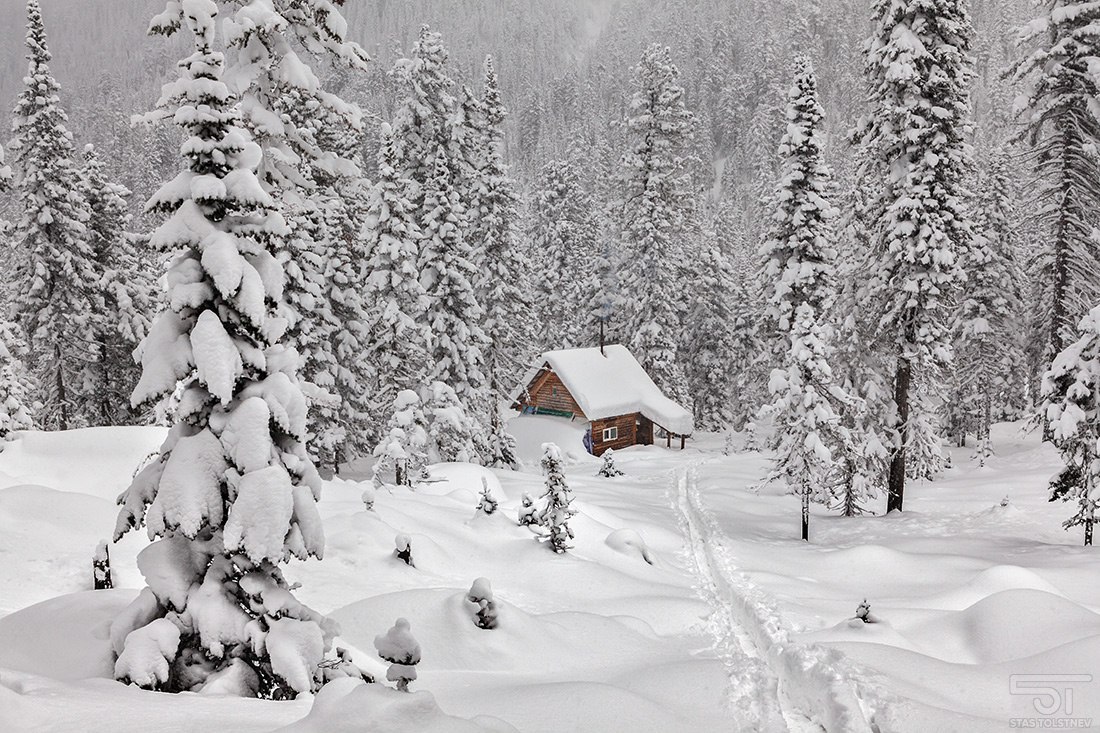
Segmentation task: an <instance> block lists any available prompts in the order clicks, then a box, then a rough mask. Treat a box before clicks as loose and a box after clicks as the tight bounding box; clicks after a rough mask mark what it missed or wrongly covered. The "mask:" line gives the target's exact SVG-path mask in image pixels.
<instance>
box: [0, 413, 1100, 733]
mask: <svg viewBox="0 0 1100 733" xmlns="http://www.w3.org/2000/svg"><path fill="white" fill-rule="evenodd" d="M513 431H514V432H515V433H516V435H517V437H518V438H519V440H520V446H519V447H520V452H521V456H522V458H523V460H524V461H525V463H526V464H527V468H526V469H525V471H524V472H508V471H488V470H485V469H482V468H478V467H474V466H468V465H463V464H446V465H440V466H435V467H433V480H432V481H431V482H429V483H426V484H423V485H422V486H421V487H420V488H419V489H417V490H416V491H408V490H393V491H389V490H385V489H383V490H380V491H378V492H376V495H375V504H374V508H373V510H371V511H367V510H366V509H365V507H364V505H363V503H362V500H361V496H362V493H363V485H362V484H360V483H359V482H355V481H350V480H342V479H339V478H337V479H334V480H332V481H330V482H327V483H326V486H325V493H324V495H323V498H322V501H321V504H320V510H321V514H322V517H323V520H324V524H325V533H326V537H327V549H326V555H325V559H324V561H322V562H316V561H311V562H307V563H301V562H295V563H292V564H291V565H290V566H289V568H288V570H287V574H288V578H289V579H290V580H292V581H299V582H301V583H302V588H301V589H300V590H299V591H298V595H299V597H300V598H301V600H302V601H303V602H305V603H308V604H310V605H311V606H313V607H314V608H317V609H318V610H320V611H322V612H325V613H329V614H331V615H332V616H333V617H334V618H335V619H336V620H337V621H338V622H339V623H340V625H341V628H342V635H341V639H340V640H339V641H338V645H340V646H344V647H347V648H348V649H349V650H350V651H351V654H352V656H353V658H354V660H355V661H356V663H358V664H359V665H360V666H362V667H363V668H364V669H366V670H368V671H369V672H371V673H372V674H373V675H374V676H375V677H376V678H377V679H379V680H383V682H382V683H380V684H375V685H370V686H362V685H356V684H354V683H352V682H350V681H340V682H339V683H338V684H334V685H330V686H329V687H326V688H325V689H324V690H322V692H321V693H320V694H319V695H317V697H316V698H315V699H311V698H309V697H308V696H306V697H304V698H300V699H298V700H296V701H293V702H268V701H258V700H242V699H237V698H228V697H221V696H218V695H207V694H200V695H193V694H191V695H168V694H160V693H151V692H144V691H141V690H137V689H134V688H128V687H124V686H122V685H121V684H118V683H116V682H113V681H111V680H110V674H111V669H112V662H113V660H112V658H111V652H110V639H109V638H108V635H107V627H108V625H109V623H110V620H111V618H112V617H113V616H114V615H115V614H116V613H118V611H119V610H120V609H121V608H122V607H124V606H125V605H126V604H127V603H128V602H129V600H130V599H131V598H132V597H133V595H134V593H136V589H138V588H140V587H141V586H142V585H143V582H142V579H141V577H140V574H139V573H138V570H137V567H136V564H135V556H136V554H137V552H138V551H139V550H140V549H141V548H142V547H143V546H144V544H145V538H144V537H143V536H128V537H127V538H125V539H124V540H123V541H122V542H121V543H119V544H118V545H112V546H111V559H112V565H113V570H114V576H115V583H116V587H117V588H118V589H116V590H113V591H94V592H93V591H89V590H88V589H89V588H91V582H92V575H91V559H92V554H93V552H94V550H95V546H96V544H97V543H98V541H99V540H101V539H103V538H105V537H107V536H108V535H109V534H110V530H111V528H112V527H113V525H114V518H115V507H114V505H113V500H114V497H115V496H116V495H117V494H118V493H119V492H120V491H121V490H122V489H123V488H125V486H126V484H127V483H128V482H129V480H130V477H131V476H132V475H133V472H134V470H135V468H137V466H138V465H139V464H140V463H141V462H142V461H143V460H144V459H145V457H146V456H147V455H148V454H149V453H150V452H151V451H153V450H155V448H156V447H157V445H159V443H160V441H161V440H162V438H163V431H162V430H160V429H157V428H126V429H123V428H115V429H99V430H84V431H71V432H69V433H63V434H42V433H30V434H27V435H23V436H21V437H20V438H19V439H18V440H16V441H15V442H14V443H11V444H9V445H8V446H6V447H5V450H4V451H3V452H2V453H0V558H2V562H0V588H2V589H3V590H2V591H0V730H3V731H5V732H6V731H9V730H10V731H31V730H35V731H98V730H102V731H112V733H117V732H119V731H135V732H136V731H143V732H144V731H148V730H150V729H151V728H152V727H155V728H156V729H157V730H161V731H184V730H195V729H203V730H232V731H273V730H278V729H283V727H284V726H288V727H286V728H285V729H286V730H293V731H326V732H327V731H340V730H349V731H350V730H357V731H358V730H378V731H403V730H409V731H413V730H415V731H425V730H428V731H434V730H438V731H463V730H500V731H504V730H513V729H517V730H522V731H562V730H590V731H602V730H630V731H705V730H706V731H709V730H731V729H732V730H788V729H791V730H820V729H821V727H822V726H824V727H825V728H826V729H828V730H870V724H871V722H873V723H875V724H877V725H878V726H879V728H880V729H881V730H883V731H887V730H889V731H894V730H911V731H927V730H929V729H932V728H934V727H935V728H939V729H941V730H945V731H947V730H958V731H981V730H991V731H992V730H1004V729H1005V728H1006V727H1007V726H1008V724H1009V719H1010V718H1013V717H1016V718H1024V719H1027V720H1040V719H1041V720H1056V719H1069V718H1073V719H1077V718H1090V717H1091V718H1092V719H1093V722H1092V725H1093V727H1095V728H1097V729H1100V710H1098V709H1097V706H1098V705H1100V702H1098V701H1100V661H1098V660H1100V586H1098V585H1097V584H1096V583H1095V582H1094V578H1095V568H1096V562H1097V555H1096V554H1095V550H1090V549H1085V548H1080V547H1077V543H1078V542H1079V537H1078V536H1077V535H1076V534H1073V533H1065V532H1063V531H1062V530H1061V528H1060V522H1061V520H1062V519H1063V518H1064V515H1065V513H1066V507H1065V506H1063V505H1059V504H1048V503H1046V501H1045V493H1044V491H1043V487H1044V484H1045V480H1046V479H1047V478H1048V477H1049V475H1050V474H1052V473H1053V472H1054V471H1055V469H1056V468H1057V465H1058V464H1057V461H1058V459H1057V456H1056V455H1055V454H1054V453H1053V451H1051V450H1050V449H1049V448H1047V447H1043V446H1040V445H1039V444H1038V440H1037V438H1036V437H1035V436H1028V437H1022V436H1021V434H1020V433H1019V427H1018V426H1000V427H999V428H998V431H997V433H996V434H995V438H996V439H997V446H998V449H999V451H1000V456H998V457H996V458H994V459H993V460H992V461H990V462H989V467H987V468H985V469H979V468H977V467H976V466H975V465H974V464H972V463H970V462H969V461H968V460H967V455H968V451H967V450H966V449H959V450H955V451H953V459H954V464H955V466H956V467H955V468H953V469H950V470H949V471H948V472H947V474H946V475H945V476H944V478H943V479H942V480H940V481H938V482H936V483H934V484H932V485H922V484H915V485H913V486H911V487H910V489H909V496H908V502H909V504H908V511H906V512H905V514H903V515H901V516H897V517H890V518H882V517H863V518H857V519H842V518H839V517H833V516H829V515H828V514H827V513H826V512H824V510H821V509H820V508H815V514H814V517H813V519H812V522H811V540H812V542H811V543H810V544H808V545H807V544H804V543H802V542H800V541H798V540H797V539H796V535H797V529H798V528H797V518H798V507H797V499H796V498H795V497H791V496H786V495H783V494H782V491H781V488H779V487H767V488H764V489H762V490H761V491H759V492H758V493H757V492H754V491H752V490H751V487H752V486H753V485H754V484H755V483H756V482H758V481H759V479H760V478H761V477H762V476H764V475H765V474H766V472H767V467H768V464H767V458H766V456H765V455H762V454H758V453H741V454H736V455H733V456H728V457H727V456H724V455H722V453H721V447H722V445H723V440H722V438H721V436H702V437H701V438H700V439H698V440H696V441H695V442H694V447H692V448H689V449H688V450H686V451H683V452H681V451H675V450H674V451H667V450H665V449H663V448H660V447H648V448H640V447H639V448H631V449H628V450H624V451H620V452H618V453H616V464H617V465H618V466H619V467H620V468H621V469H622V470H623V471H624V472H625V475H624V476H621V477H616V478H610V479H604V478H597V477H596V473H597V471H598V470H599V468H600V462H599V461H598V460H596V459H592V458H591V457H588V456H585V455H584V453H583V448H581V447H580V439H581V435H582V430H581V429H580V427H579V425H578V424H575V423H573V424H571V423H569V421H567V420H562V419H556V418H548V417H521V418H517V419H516V420H514V421H513ZM547 440H553V441H556V442H558V443H560V444H561V447H562V452H563V454H564V455H565V456H566V458H567V461H568V464H569V465H568V466H567V469H566V478H567V480H568V483H569V485H570V488H571V489H572V491H573V493H574V495H575V497H576V500H575V502H574V506H575V508H577V509H578V514H577V516H576V517H574V518H573V519H572V520H571V525H572V527H573V529H574V531H575V534H576V541H575V543H574V544H575V549H574V550H572V551H570V552H569V553H567V554H565V555H560V556H559V555H555V554H554V553H552V552H551V551H550V550H549V549H548V548H547V547H545V546H544V545H543V544H540V543H539V542H537V541H536V540H535V538H534V534H533V533H532V532H531V530H529V529H527V528H525V527H520V526H518V524H517V522H516V521H515V520H516V514H517V510H518V508H519V506H520V503H521V498H522V496H523V494H524V493H528V494H531V495H532V496H535V497H538V496H539V495H540V494H541V493H542V481H543V479H542V477H541V476H540V475H538V470H537V463H536V461H537V458H538V455H539V446H540V445H541V443H542V442H545V441H547ZM735 442H736V441H735ZM483 478H484V479H485V485H486V486H488V488H489V491H490V493H491V494H492V495H493V497H494V498H496V499H497V500H498V501H499V502H500V506H501V509H500V510H499V511H497V512H496V513H494V514H492V515H486V514H484V513H483V512H482V513H479V512H478V511H477V510H476V508H477V506H478V503H479V500H480V493H481V491H482V487H483V484H482V479H483ZM1006 495H1008V502H1007V503H1005V505H1004V506H1002V503H1004V502H1002V499H1004V497H1005V496H1006ZM397 535H407V536H408V539H409V541H410V545H411V548H412V558H413V566H409V565H406V564H405V563H403V562H402V561H400V560H398V559H397V558H395V557H394V539H395V536H397ZM478 578H487V579H488V580H489V581H490V583H491V586H492V593H493V596H494V604H495V610H496V613H497V617H498V620H499V625H498V626H497V628H494V629H490V630H487V629H482V628H479V627H478V626H477V625H476V623H475V621H476V611H477V608H476V606H475V605H474V604H472V603H471V602H470V601H468V600H467V597H466V596H467V595H468V594H469V592H470V589H471V584H472V583H473V582H474V581H475V580H476V579H478ZM864 598H867V599H868V601H869V603H870V605H871V609H872V614H873V616H874V617H875V618H876V619H877V620H878V623H875V624H864V623H863V622H862V621H853V620H852V619H853V617H854V616H855V611H856V606H857V605H858V604H859V603H860V602H861V601H862V600H863V599H864ZM20 609H22V610H20ZM399 617H401V618H405V619H408V621H409V624H410V627H411V633H412V634H413V636H415V639H416V640H417V642H419V644H420V646H421V648H422V651H423V659H422V661H421V662H420V663H419V664H418V665H416V671H417V677H418V678H417V679H416V680H415V681H414V682H412V683H411V685H410V689H411V690H412V691H413V692H412V694H408V695H406V694H403V693H398V692H397V691H396V690H394V689H393V685H392V683H386V682H384V680H385V671H386V667H387V666H388V664H387V663H386V662H383V661H382V660H381V659H379V658H378V656H377V655H376V653H375V649H374V644H373V641H374V639H375V637H376V636H379V635H381V634H384V633H385V632H386V631H387V630H388V629H389V628H390V627H391V626H393V625H394V621H395V619H397V618H399ZM1037 674H1057V675H1062V676H1066V675H1084V676H1087V675H1091V676H1092V678H1093V681H1092V682H1081V681H1070V682H1064V683H1057V686H1060V687H1072V688H1073V693H1074V697H1073V709H1072V710H1071V711H1070V712H1068V713H1067V711H1066V710H1065V709H1064V706H1063V708H1062V709H1060V710H1055V711H1054V712H1053V713H1051V714H1048V715H1043V714H1042V713H1040V712H1038V711H1037V708H1036V706H1035V702H1036V700H1037V698H1036V696H1035V695H1034V694H1026V693H1027V691H1026V690H1024V691H1023V693H1022V694H1010V684H1011V682H1010V679H1011V678H1012V676H1013V675H1037ZM1028 679H1030V678H1028ZM1072 679H1074V680H1079V679H1082V678H1078V677H1075V678H1072ZM1019 680H1020V678H1017V684H1019ZM1024 684H1025V687H1026V685H1027V684H1033V683H1027V680H1024ZM1017 692H1020V690H1017ZM1040 702H1042V701H1041V700H1040ZM812 721H816V722H812Z"/></svg>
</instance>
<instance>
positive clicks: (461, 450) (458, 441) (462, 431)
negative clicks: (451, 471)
mask: <svg viewBox="0 0 1100 733" xmlns="http://www.w3.org/2000/svg"><path fill="white" fill-rule="evenodd" d="M428 393H429V399H428V403H427V405H426V410H425V413H426V415H427V419H428V439H429V440H428V460H429V462H431V463H436V462H441V461H442V462H459V463H472V462H474V461H475V460H476V458H477V450H478V445H479V441H478V439H477V433H478V429H479V427H480V426H479V425H478V424H477V423H476V422H475V421H474V420H472V419H471V418H470V415H469V413H467V412H466V407H465V405H463V404H462V401H461V400H460V399H459V398H458V395H457V394H455V391H454V390H453V389H451V387H450V385H448V384H444V383H443V382H432V383H431V385H430V387H429V389H428Z"/></svg>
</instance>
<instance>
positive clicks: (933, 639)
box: [909, 589, 1100, 664]
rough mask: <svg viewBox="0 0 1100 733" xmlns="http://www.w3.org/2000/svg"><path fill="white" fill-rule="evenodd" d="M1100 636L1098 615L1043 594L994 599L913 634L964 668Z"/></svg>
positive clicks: (1021, 592)
mask: <svg viewBox="0 0 1100 733" xmlns="http://www.w3.org/2000/svg"><path fill="white" fill-rule="evenodd" d="M1096 635H1100V614H1096V613H1093V612H1092V611H1090V610H1088V609H1087V608H1085V607H1083V606H1081V605H1079V604H1077V603H1074V602H1073V601H1071V600H1068V599H1066V598H1063V597H1062V596H1060V595H1053V594H1051V593H1047V592H1045V591H1041V590H1032V589H1016V590H1006V591H1001V592H999V593H994V594H993V595H991V596H988V597H986V598H983V599H982V600H980V601H978V602H977V603H975V604H974V605H972V606H970V607H969V608H967V609H966V610H964V611H958V612H955V613H950V614H946V615H944V616H943V617H941V618H937V619H935V620H934V621H930V622H926V623H925V624H922V625H921V626H920V627H918V628H915V629H912V630H911V631H910V632H909V636H910V637H911V638H913V639H917V640H919V641H921V642H922V646H924V647H925V648H926V649H935V650H936V654H935V656H937V657H940V658H941V659H945V660H948V661H953V662H962V663H966V664H979V663H981V664H987V663H997V662H1007V661H1009V660H1013V659H1021V658H1024V657H1031V656H1035V655H1037V654H1042V653H1044V652H1047V651H1048V650H1050V649H1053V648H1055V647H1058V646H1062V645H1063V644H1069V643H1071V642H1074V641H1077V640H1079V639H1084V638H1087V637H1090V636H1096Z"/></svg>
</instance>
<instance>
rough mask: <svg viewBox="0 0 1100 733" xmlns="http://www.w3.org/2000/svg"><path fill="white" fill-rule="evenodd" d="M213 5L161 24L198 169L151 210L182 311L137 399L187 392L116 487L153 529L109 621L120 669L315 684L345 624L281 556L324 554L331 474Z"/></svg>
mask: <svg viewBox="0 0 1100 733" xmlns="http://www.w3.org/2000/svg"><path fill="white" fill-rule="evenodd" d="M216 16H217V5H216V4H215V3H214V2H212V0H185V2H183V3H182V4H180V3H170V4H169V5H168V8H167V9H166V10H165V12H163V13H161V14H160V15H158V16H156V18H154V19H153V23H152V26H151V30H152V32H154V33H163V34H170V33H173V32H175V31H178V30H180V29H181V28H182V27H186V29H187V31H188V32H189V35H190V37H191V41H192V52H191V54H190V55H188V56H187V57H185V58H184V59H183V60H182V61H181V62H180V64H179V69H180V78H179V79H178V80H177V81H174V82H170V83H168V84H166V85H165V86H164V89H163V93H162V96H161V99H160V102H159V103H158V110H157V111H156V112H155V113H152V114H153V115H154V116H156V117H159V118H161V119H166V118H173V119H174V120H175V121H176V123H177V124H179V125H180V126H181V127H182V128H183V130H184V132H185V133H186V135H187V138H186V140H185V142H184V144H183V146H182V148H181V151H182V153H183V155H184V158H185V161H186V164H187V165H186V168H185V169H184V170H183V171H181V172H180V173H179V175H177V176H176V178H174V179H173V180H171V181H169V182H168V183H166V184H165V185H164V186H162V187H161V189H160V190H159V191H158V192H157V193H156V194H155V195H154V196H153V198H152V199H151V200H150V202H149V204H148V206H149V207H150V208H151V209H153V210H155V211H159V212H162V213H163V214H166V215H167V218H166V220H165V221H164V223H163V224H162V225H161V226H160V227H159V228H158V229H157V231H156V232H155V233H154V234H153V236H152V238H151V242H150V243H151V245H152V246H154V247H156V248H158V249H160V250H162V251H165V252H172V253H175V255H174V259H173V260H172V263H171V266H170V268H169V271H168V274H167V282H168V284H169V292H168V303H169V308H168V309H167V310H166V311H164V312H163V313H162V314H161V315H160V316H159V317H158V319H157V321H156V323H155V324H154V325H153V328H152V330H151V331H150V333H149V336H148V337H147V338H146V340H145V342H144V344H143V346H142V376H141V381H140V382H139V383H138V385H137V387H136V388H135V390H134V394H133V398H132V399H133V402H134V403H135V404H140V403H143V402H147V401H151V400H156V399H160V398H163V397H164V396H166V395H168V394H171V393H172V392H173V390H175V389H176V388H177V384H181V389H182V392H181V394H180V397H179V403H178V406H177V409H176V411H175V424H174V425H173V426H172V429H171V430H170V431H169V434H168V437H167V439H166V440H165V442H164V444H163V445H162V446H161V451H160V456H159V457H158V458H157V459H156V460H154V461H153V462H152V463H150V464H149V465H148V466H146V467H145V468H144V469H143V470H142V471H141V472H140V473H139V474H138V475H137V476H136V477H135V479H134V481H133V483H132V484H131V486H130V488H129V489H128V490H127V491H126V492H124V493H123V494H122V496H121V497H119V503H120V504H121V505H122V509H121V510H120V512H119V518H118V525H117V528H116V531H115V539H116V540H117V539H118V538H120V537H121V536H122V535H123V534H125V533H126V532H127V531H129V530H130V529H133V528H135V527H139V526H142V525H144V526H146V527H147V528H148V533H149V536H150V539H156V540H158V541H156V542H154V543H153V544H152V545H150V546H149V547H147V548H146V549H145V550H143V551H142V552H141V554H140V555H139V557H138V567H139V569H140V570H141V571H142V573H143V575H144V576H145V578H146V582H147V583H148V584H149V585H148V587H147V588H146V589H145V590H143V591H142V593H141V594H140V595H139V596H138V597H137V599H135V600H134V602H133V603H132V604H131V605H130V607H129V608H128V609H127V610H125V611H124V612H123V613H122V614H120V615H119V616H118V618H117V619H116V620H115V622H114V624H113V625H112V628H111V639H112V643H113V645H114V649H115V652H116V654H117V655H118V657H117V661H116V663H115V676H116V678H118V679H120V680H124V681H129V682H132V683H134V684H138V685H140V686H142V687H148V688H154V689H161V690H168V691H184V690H197V689H200V688H202V687H203V686H204V685H211V684H214V683H215V681H217V687H218V688H219V689H230V690H232V691H234V692H236V693H238V694H242V695H256V696H259V697H269V698H283V697H294V696H295V695H297V694H299V693H303V692H309V691H311V690H315V689H316V688H317V687H318V685H319V684H320V682H321V680H322V674H321V671H320V670H319V669H318V664H319V663H320V662H321V661H322V660H323V658H324V655H325V653H326V651H328V650H329V648H330V647H331V641H332V637H333V635H334V633H335V631H336V629H335V625H334V624H333V623H332V622H330V621H328V620H327V619H325V618H324V617H322V616H321V615H320V614H318V613H317V612H315V611H313V610H311V609H309V608H307V607H306V606H304V605H302V604H301V603H300V602H298V601H297V600H296V599H295V598H294V597H293V595H292V594H291V586H290V584H289V583H288V582H287V581H286V580H285V579H284V577H283V574H282V571H281V570H280V569H279V563H282V562H285V561H286V560H287V559H288V558H290V557H291V556H293V557H297V558H300V559H303V560H304V559H306V558H308V557H311V556H312V557H317V558H319V557H321V555H322V552H323V549H324V534H323V530H322V528H321V522H320V518H319V516H318V513H317V506H316V501H317V498H318V495H319V492H320V488H321V482H320V479H319V478H318V476H317V472H316V470H315V468H314V466H313V464H312V462H311V461H310V458H309V455H308V453H307V452H306V447H305V444H304V438H305V434H306V426H305V412H306V405H305V399H304V397H303V395H302V392H301V388H300V387H299V383H298V380H297V376H296V369H297V366H298V357H297V354H296V353H295V352H294V350H293V349H289V348H287V347H286V346H284V344H283V343H282V341H281V340H282V338H283V335H284V332H285V330H286V327H287V320H286V318H285V316H284V315H283V314H284V311H285V307H286V306H285V303H284V301H283V292H282V291H283V282H284V275H283V271H282V268H281V267H280V264H279V261H278V260H277V259H276V257H275V255H274V252H273V250H274V249H275V247H274V244H273V242H272V240H273V239H274V238H275V237H278V236H284V235H285V234H286V233H287V232H286V227H285V224H284V223H283V220H282V218H281V217H280V216H278V215H277V214H276V213H274V210H273V209H274V205H275V202H274V201H273V200H272V199H271V197H270V196H269V195H268V194H267V193H266V191H264V189H263V187H262V186H261V185H260V182H259V180H258V179H257V177H256V172H255V171H256V169H257V167H258V166H259V164H260V160H261V156H262V153H261V151H260V148H259V146H258V145H257V144H256V143H254V142H253V141H252V140H251V139H250V137H249V134H248V131H247V130H246V129H244V128H243V127H242V126H241V121H240V112H239V110H238V108H237V106H236V105H235V101H234V98H233V96H232V94H231V92H230V90H229V88H228V87H227V86H226V84H225V83H224V82H223V81H222V79H221V75H222V69H223V56H222V54H221V53H220V52H218V51H216V50H215V48H214V37H215V29H216V26H217V17H216Z"/></svg>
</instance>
